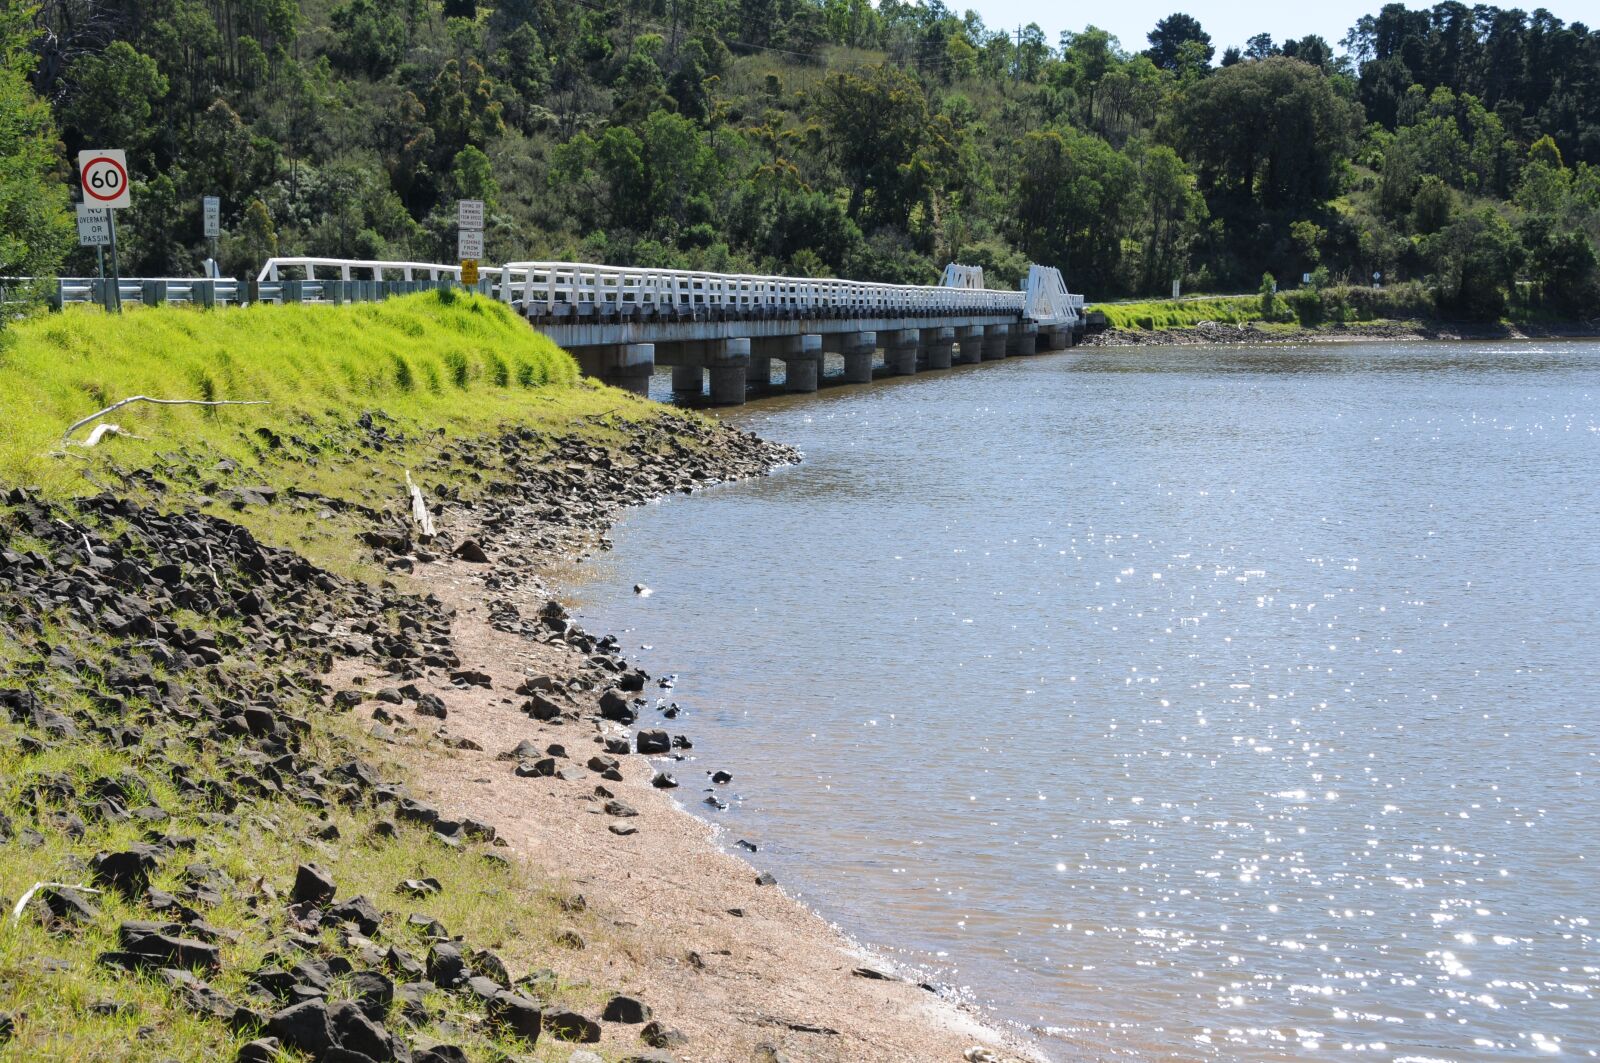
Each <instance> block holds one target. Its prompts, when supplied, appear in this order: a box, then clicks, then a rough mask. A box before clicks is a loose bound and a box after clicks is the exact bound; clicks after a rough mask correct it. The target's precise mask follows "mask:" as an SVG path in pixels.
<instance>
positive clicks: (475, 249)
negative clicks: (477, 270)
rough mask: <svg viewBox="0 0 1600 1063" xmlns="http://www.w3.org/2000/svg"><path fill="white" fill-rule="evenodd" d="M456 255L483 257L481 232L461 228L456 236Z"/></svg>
mask: <svg viewBox="0 0 1600 1063" xmlns="http://www.w3.org/2000/svg"><path fill="white" fill-rule="evenodd" d="M456 257H457V258H470V259H474V260H476V259H480V258H482V257H483V233H482V232H481V231H479V230H475V229H462V230H461V232H460V233H459V234H457V237H456Z"/></svg>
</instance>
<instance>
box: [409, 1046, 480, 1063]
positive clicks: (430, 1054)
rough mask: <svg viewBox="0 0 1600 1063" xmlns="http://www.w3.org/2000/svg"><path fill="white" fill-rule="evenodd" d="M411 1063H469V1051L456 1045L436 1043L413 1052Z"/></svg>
mask: <svg viewBox="0 0 1600 1063" xmlns="http://www.w3.org/2000/svg"><path fill="white" fill-rule="evenodd" d="M411 1063H468V1060H467V1053H466V1052H465V1051H463V1050H462V1049H460V1048H457V1047H456V1046H455V1045H434V1046H433V1047H432V1048H419V1049H417V1050H416V1051H415V1052H413V1053H411Z"/></svg>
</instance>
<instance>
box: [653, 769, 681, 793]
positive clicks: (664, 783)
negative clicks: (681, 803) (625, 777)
mask: <svg viewBox="0 0 1600 1063" xmlns="http://www.w3.org/2000/svg"><path fill="white" fill-rule="evenodd" d="M650 785H651V786H654V787H655V788H656V789H657V790H673V789H676V788H677V786H678V780H677V779H674V778H673V777H672V776H671V775H670V774H668V773H667V772H664V771H658V772H656V774H655V778H653V779H651V780H650Z"/></svg>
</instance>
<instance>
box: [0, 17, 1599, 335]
mask: <svg viewBox="0 0 1600 1063" xmlns="http://www.w3.org/2000/svg"><path fill="white" fill-rule="evenodd" d="M4 2H5V9H4V14H3V15H0V51H3V53H4V70H3V71H0V219H3V231H0V276H6V275H22V274H33V275H43V274H50V273H54V272H55V271H62V272H64V273H73V274H84V273H86V272H92V270H93V253H92V251H90V250H89V249H83V248H78V247H76V246H75V242H76V241H75V229H74V226H73V221H72V214H71V210H72V204H71V200H72V199H73V198H74V197H75V196H76V194H77V193H76V191H75V189H74V183H75V180H76V177H75V174H74V172H73V166H72V162H71V160H72V159H74V158H75V156H76V152H77V151H78V150H80V149H81V148H85V147H100V148H104V147H120V148H125V149H126V150H127V152H128V157H129V163H130V170H131V171H132V176H133V180H134V186H133V187H134V203H133V206H132V207H131V208H130V209H128V210H126V211H123V212H121V213H120V215H119V218H118V222H119V238H120V240H121V244H122V256H121V257H122V266H123V270H124V272H125V273H127V274H130V275H147V276H181V275H191V274H194V273H196V272H197V271H198V270H199V269H200V267H201V262H202V260H203V259H204V258H205V257H206V256H207V254H208V253H209V247H208V243H207V241H206V240H204V239H203V238H202V235H201V217H200V210H201V207H200V200H201V197H202V196H205V195H217V196H220V197H221V198H222V204H223V235H222V238H221V240H220V247H219V252H220V253H219V259H220V262H221V265H222V268H223V270H224V271H225V272H226V273H227V274H229V275H234V276H241V277H243V276H246V275H253V274H254V273H255V272H256V270H258V269H259V268H260V264H261V262H262V261H263V260H264V259H265V258H267V257H269V256H271V255H275V254H276V255H289V254H316V255H324V256H340V257H351V258H399V259H411V260H425V261H450V260H451V259H452V258H453V256H454V253H455V207H454V204H455V201H456V200H457V199H458V198H475V199H482V200H484V201H485V203H486V204H487V214H488V220H487V225H486V229H487V232H486V237H487V244H488V246H487V258H488V260H489V261H491V262H500V261H511V260H521V259H572V260H578V261H595V262H611V263H624V264H638V265H654V266H663V267H679V268H697V269H712V270H723V271H735V272H776V273H790V274H805V275H838V276H847V277H854V278H862V279H881V280H892V281H901V282H908V283H911V282H915V283H935V282H936V280H937V277H938V274H939V271H940V269H941V268H942V267H943V265H944V264H945V263H946V262H950V261H960V262H966V263H971V264H976V265H981V266H983V267H984V269H985V271H986V276H987V278H988V282H989V283H990V284H991V285H996V286H1015V285H1016V284H1017V283H1018V281H1019V278H1020V277H1021V276H1022V275H1023V274H1024V273H1025V271H1026V267H1027V263H1029V262H1030V261H1038V262H1043V263H1047V264H1052V265H1057V266H1059V267H1061V269H1062V271H1063V273H1064V274H1065V275H1066V277H1067V280H1068V284H1069V285H1070V286H1071V288H1072V290H1074V291H1083V292H1087V293H1089V294H1090V297H1091V298H1094V299H1109V298H1115V297H1119V296H1138V295H1146V294H1165V293H1168V292H1169V291H1170V288H1171V285H1172V283H1173V282H1174V281H1175V280H1176V281H1180V282H1181V283H1182V285H1183V288H1184V290H1185V291H1186V292H1188V291H1195V292H1253V291H1256V290H1258V288H1261V287H1263V286H1265V285H1270V284H1271V283H1272V280H1273V278H1282V283H1283V284H1284V285H1285V286H1287V287H1293V286H1298V285H1300V284H1301V283H1302V277H1303V276H1304V275H1306V274H1310V275H1311V279H1312V284H1313V285H1323V284H1368V283H1370V282H1371V281H1372V280H1373V279H1374V278H1375V277H1380V276H1381V278H1382V282H1383V284H1384V285H1386V286H1388V285H1399V284H1409V285H1412V286H1414V287H1416V286H1421V287H1425V289H1426V291H1427V293H1428V295H1429V298H1430V299H1431V300H1432V301H1433V302H1434V304H1435V305H1436V307H1437V309H1438V311H1439V313H1440V314H1441V315H1445V316H1453V317H1459V318H1463V319H1498V318H1502V317H1506V316H1508V315H1511V316H1516V315H1531V316H1537V315H1541V314H1542V315H1549V316H1556V317H1593V316H1595V315H1596V313H1597V310H1596V306H1597V285H1600V281H1597V265H1596V262H1597V245H1600V30H1592V29H1589V28H1588V27H1586V26H1585V25H1583V24H1581V23H1575V22H1574V23H1566V22H1563V21H1562V20H1561V19H1559V18H1556V17H1555V16H1553V15H1552V14H1550V13H1549V12H1548V11H1545V10H1543V9H1540V10H1536V11H1534V12H1532V13H1531V14H1529V13H1527V12H1524V11H1521V10H1515V9H1501V8H1497V7H1491V6H1487V5H1479V6H1474V7H1467V6H1465V5H1463V4H1460V3H1456V2H1453V0H1451V2H1445V3H1440V4H1438V5H1436V6H1434V7H1432V8H1431V9H1427V10H1408V9H1407V8H1405V7H1404V6H1403V5H1400V4H1389V5H1387V6H1385V7H1383V8H1382V9H1381V10H1380V11H1378V12H1377V13H1376V14H1373V15H1369V16H1366V17H1363V18H1361V19H1360V21H1359V22H1358V23H1357V24H1356V25H1355V26H1354V27H1352V28H1351V29H1350V31H1349V33H1348V34H1347V35H1346V36H1345V37H1344V38H1343V39H1342V40H1340V41H1338V42H1336V43H1335V42H1329V41H1326V40H1324V39H1322V38H1321V37H1317V36H1307V37H1304V38H1301V39H1298V40H1287V41H1282V42H1278V41H1274V40H1272V39H1271V38H1270V37H1269V36H1267V35H1265V34H1262V35H1258V36H1255V37H1252V38H1250V39H1249V40H1247V41H1241V42H1218V41H1213V40H1212V39H1211V37H1210V35H1209V34H1208V33H1207V32H1206V31H1205V29H1204V27H1203V26H1202V25H1201V24H1200V23H1199V22H1198V21H1197V20H1196V19H1194V18H1192V17H1190V16H1188V15H1185V14H1173V15H1171V16H1170V17H1168V18H1164V19H1162V20H1160V21H1159V22H1158V23H1157V24H1156V25H1155V26H1153V27H1152V28H1151V29H1150V31H1149V33H1148V36H1147V39H1146V40H1145V41H1141V42H1123V41H1119V40H1118V39H1116V38H1115V37H1113V36H1111V35H1109V34H1107V33H1106V32H1104V31H1102V30H1099V29H1097V28H1095V27H1093V26H1089V27H1086V28H1085V29H1084V30H1083V31H1082V32H1075V33H1065V34H1063V35H1062V36H1061V39H1060V40H1058V41H1054V42H1052V41H1050V40H1048V39H1047V38H1046V37H1045V35H1044V34H1043V33H1042V32H1041V31H1040V30H1039V28H1038V27H1037V26H1028V27H1026V28H1023V29H1021V30H1020V31H1012V32H1008V31H1006V30H1001V29H996V28H991V27H989V26H986V25H985V23H984V21H983V19H982V18H981V17H980V16H979V15H978V14H977V13H975V12H973V11H967V12H965V13H964V14H958V13H957V12H955V11H953V10H951V9H950V8H947V7H945V6H944V5H943V3H941V2H940V0H929V2H927V3H902V2H900V0H882V2H881V3H879V4H878V5H877V6H874V5H873V4H871V3H869V2H868V0H572V2H570V3H559V2H556V0H499V2H498V3H495V4H492V5H491V4H489V3H480V2H475V0H443V2H440V0H393V2H386V0H44V2H43V3H40V4H18V3H16V2H15V0H4ZM1219 46H1220V47H1219Z"/></svg>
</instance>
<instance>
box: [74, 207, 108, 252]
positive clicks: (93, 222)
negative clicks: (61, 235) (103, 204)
mask: <svg viewBox="0 0 1600 1063" xmlns="http://www.w3.org/2000/svg"><path fill="white" fill-rule="evenodd" d="M109 243H111V216H110V215H109V214H107V213H106V212H105V211H104V210H101V209H100V208H99V207H91V206H89V205H88V204H87V203H79V204H78V244H79V245H80V246H82V247H104V246H105V245H107V244H109Z"/></svg>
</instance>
